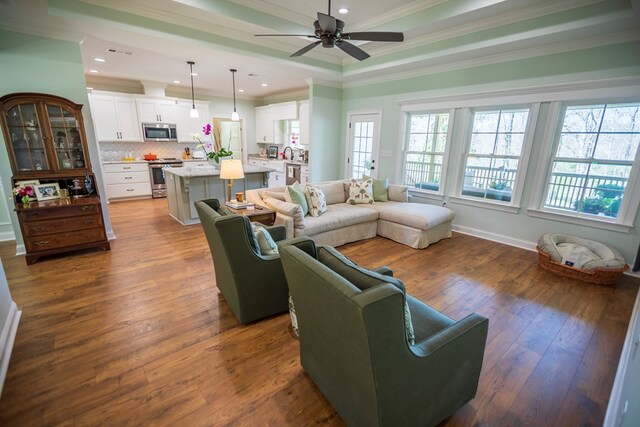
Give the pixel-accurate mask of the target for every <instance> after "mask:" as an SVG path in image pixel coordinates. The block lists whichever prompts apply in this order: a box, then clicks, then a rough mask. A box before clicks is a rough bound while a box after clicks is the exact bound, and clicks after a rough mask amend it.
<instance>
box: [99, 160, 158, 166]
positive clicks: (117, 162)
mask: <svg viewBox="0 0 640 427" xmlns="http://www.w3.org/2000/svg"><path fill="white" fill-rule="evenodd" d="M128 163H149V162H148V161H146V160H107V161H104V162H102V164H103V165H122V164H128Z"/></svg>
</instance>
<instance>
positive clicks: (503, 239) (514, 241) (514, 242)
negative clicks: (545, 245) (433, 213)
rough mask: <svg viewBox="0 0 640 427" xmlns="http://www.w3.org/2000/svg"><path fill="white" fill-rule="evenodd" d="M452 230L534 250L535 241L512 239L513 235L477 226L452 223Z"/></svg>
mask: <svg viewBox="0 0 640 427" xmlns="http://www.w3.org/2000/svg"><path fill="white" fill-rule="evenodd" d="M452 228H453V231H456V232H458V233H462V234H468V235H469V236H474V237H480V238H481V239H485V240H491V241H493V242H498V243H504V244H505V245H509V246H515V247H516V248H521V249H526V250H528V251H535V250H536V243H534V242H527V241H526V240H520V239H514V238H513V237H509V236H505V235H503V234H497V233H491V232H489V231H482V230H478V229H477V228H471V227H466V226H464V225H457V224H453V227H452Z"/></svg>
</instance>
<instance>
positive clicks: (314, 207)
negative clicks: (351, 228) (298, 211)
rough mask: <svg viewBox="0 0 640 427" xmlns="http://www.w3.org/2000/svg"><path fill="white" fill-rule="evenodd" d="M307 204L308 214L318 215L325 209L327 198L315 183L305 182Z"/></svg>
mask: <svg viewBox="0 0 640 427" xmlns="http://www.w3.org/2000/svg"><path fill="white" fill-rule="evenodd" d="M304 194H305V196H306V197H307V204H308V205H309V215H311V216H320V215H322V214H323V213H325V212H326V211H327V198H326V197H325V195H324V192H323V191H322V190H321V189H320V187H318V186H317V185H315V184H307V185H306V187H305V188H304Z"/></svg>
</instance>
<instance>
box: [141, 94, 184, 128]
mask: <svg viewBox="0 0 640 427" xmlns="http://www.w3.org/2000/svg"><path fill="white" fill-rule="evenodd" d="M136 105H137V106H138V116H139V117H140V122H141V123H176V103H175V101H173V100H161V99H147V98H137V99H136Z"/></svg>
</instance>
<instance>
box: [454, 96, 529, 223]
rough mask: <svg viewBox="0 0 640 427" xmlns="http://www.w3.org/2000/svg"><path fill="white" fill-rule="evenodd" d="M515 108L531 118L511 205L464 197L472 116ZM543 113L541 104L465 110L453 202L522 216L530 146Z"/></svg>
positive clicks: (499, 105) (492, 106)
mask: <svg viewBox="0 0 640 427" xmlns="http://www.w3.org/2000/svg"><path fill="white" fill-rule="evenodd" d="M513 108H528V109H529V117H528V119H527V128H526V129H525V134H524V141H523V146H522V154H521V155H520V158H519V160H518V172H517V176H516V182H515V185H514V189H513V191H512V192H511V201H510V202H500V201H497V200H488V199H481V198H479V197H471V196H464V195H463V194H462V183H463V182H464V178H463V174H464V166H465V163H466V160H467V152H468V150H469V146H470V144H471V131H472V127H473V117H474V113H475V112H476V111H489V110H493V109H501V110H508V109H513ZM539 113H540V103H539V102H536V103H530V104H515V105H514V104H511V105H501V104H493V105H485V106H482V107H476V108H464V109H463V111H462V117H463V120H462V122H463V127H462V129H463V132H464V144H463V145H462V147H461V152H460V153H459V155H458V156H457V157H458V158H457V162H456V165H455V182H454V187H453V194H452V195H451V197H450V199H451V201H452V202H454V203H460V204H464V205H469V206H477V207H483V208H487V209H494V210H499V211H502V212H509V213H516V214H517V213H519V212H520V202H521V201H522V193H523V192H524V183H525V178H526V176H527V168H528V166H529V159H530V156H531V147H532V146H533V139H534V137H535V130H536V125H537V123H538V116H539Z"/></svg>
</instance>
